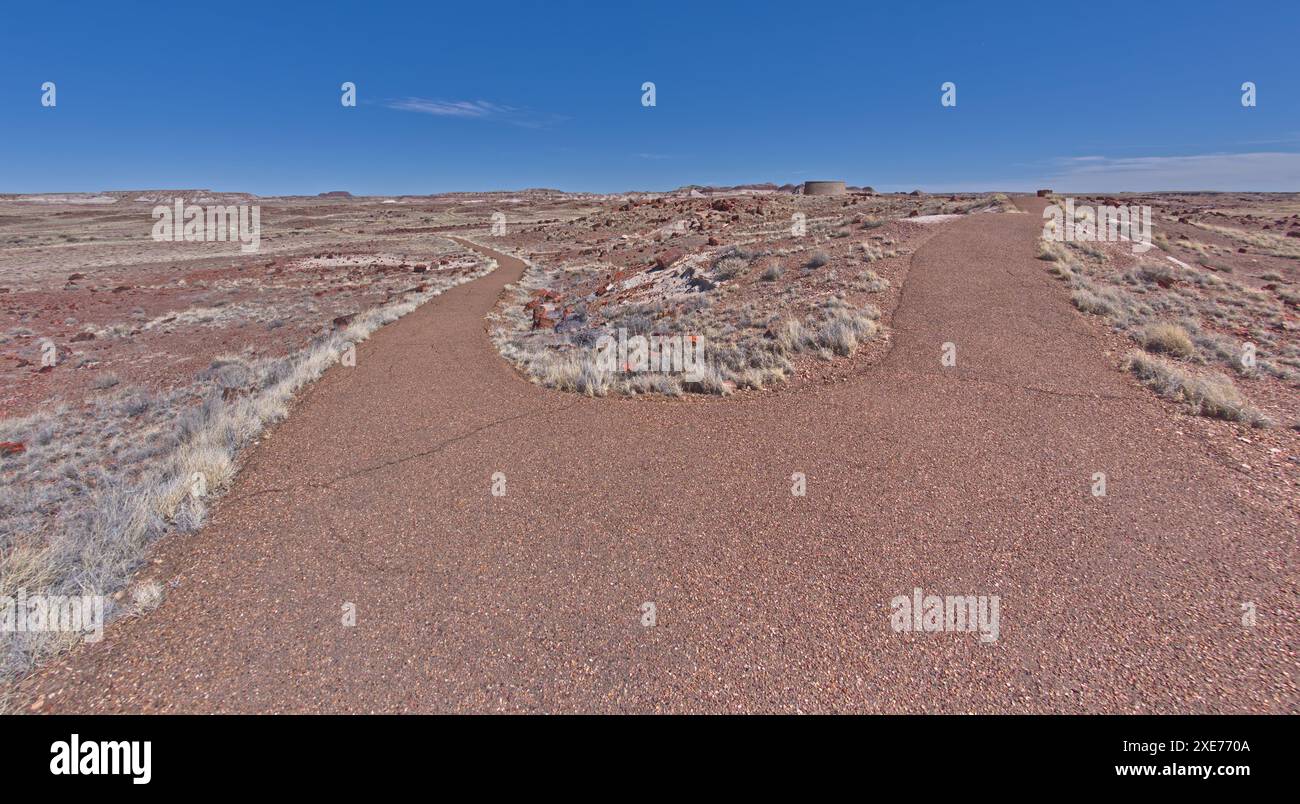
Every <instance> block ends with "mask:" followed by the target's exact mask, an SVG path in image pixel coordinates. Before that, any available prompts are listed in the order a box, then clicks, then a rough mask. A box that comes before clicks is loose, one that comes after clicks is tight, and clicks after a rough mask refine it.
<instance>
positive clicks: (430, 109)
mask: <svg viewBox="0 0 1300 804" xmlns="http://www.w3.org/2000/svg"><path fill="white" fill-rule="evenodd" d="M384 106H387V107H388V108H389V109H396V110H397V111H400V112H416V113H418V114H427V115H433V116H434V117H456V118H461V119H477V120H495V121H498V122H502V123H508V124H510V125H512V126H522V127H524V128H546V127H547V126H550V125H552V124H554V123H558V122H560V121H562V120H565V119H566V118H564V117H562V116H560V115H542V114H537V113H535V112H532V111H530V110H528V109H521V108H519V107H517V106H507V105H505V104H501V103H493V102H492V101H485V100H451V101H449V100H432V99H429V98H395V99H393V100H388V101H384Z"/></svg>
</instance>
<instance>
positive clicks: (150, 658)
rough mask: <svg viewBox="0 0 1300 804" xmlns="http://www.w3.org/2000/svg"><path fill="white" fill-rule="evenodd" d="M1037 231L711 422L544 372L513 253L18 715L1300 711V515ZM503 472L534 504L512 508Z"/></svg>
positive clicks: (517, 501) (299, 445)
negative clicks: (582, 393)
mask: <svg viewBox="0 0 1300 804" xmlns="http://www.w3.org/2000/svg"><path fill="white" fill-rule="evenodd" d="M1025 203H1026V205H1027V206H1029V207H1030V208H1031V209H1037V204H1036V203H1035V202H1025ZM1040 226H1041V221H1040V219H1039V218H1038V216H1037V215H1034V214H1030V215H978V216H972V217H969V218H965V219H962V220H958V221H955V222H952V223H948V224H944V227H945V228H944V229H943V230H942V231H940V232H939V233H938V234H936V235H935V236H934V237H933V238H932V239H931V240H929V241H928V243H926V245H924V246H923V247H922V248H921V249H920V250H919V251H918V252H917V253H916V254H915V256H914V258H913V263H912V266H911V269H910V272H909V275H908V278H907V281H906V285H905V287H904V291H903V294H902V298H901V301H900V305H899V308H898V310H897V313H896V315H895V318H894V326H895V333H894V343H893V348H892V350H891V351H890V352H889V354H888V355H887V357H885V359H884V361H883V363H882V364H881V365H879V366H877V367H875V368H873V369H869V370H867V371H866V372H865V373H863V374H861V375H860V376H859V377H857V378H856V379H853V380H850V381H846V382H840V383H836V384H831V385H825V386H816V387H809V388H805V389H803V390H801V391H800V392H799V393H781V392H777V393H771V394H765V395H757V396H750V397H747V398H743V399H736V400H715V401H710V402H707V403H695V404H692V403H682V402H680V401H650V400H636V401H628V400H592V399H586V398H580V397H575V396H571V395H566V394H562V393H557V392H551V391H547V390H543V389H540V388H537V387H535V386H532V385H530V384H528V383H527V382H525V381H523V380H522V379H520V378H519V377H518V376H517V375H516V374H515V373H514V371H513V370H512V369H511V368H510V367H509V366H508V365H507V364H506V363H505V362H504V361H502V360H501V358H500V357H499V356H498V355H497V354H496V353H495V351H494V350H493V348H492V347H491V345H490V344H489V343H488V340H487V338H486V336H485V334H484V322H483V315H484V313H485V312H486V311H487V310H489V309H490V307H491V306H492V304H493V302H494V300H495V299H496V297H497V295H498V293H499V292H500V290H501V288H502V287H503V286H504V285H505V284H506V283H507V282H510V281H512V280H514V279H515V278H517V277H518V276H519V275H520V271H521V265H520V264H519V263H518V262H517V261H515V260H512V259H509V258H501V267H500V268H499V269H498V270H497V271H495V272H494V273H493V274H491V275H489V276H487V277H485V278H483V279H480V280H478V281H475V282H472V283H470V284H468V285H464V286H461V287H459V288H456V289H454V290H451V291H449V292H448V293H446V294H445V295H443V296H441V297H440V298H438V299H436V300H435V301H433V302H431V303H429V304H428V305H426V306H425V307H423V308H421V309H420V310H418V311H417V312H415V313H413V314H411V315H410V316H408V317H406V318H404V319H402V320H401V321H399V322H397V323H395V324H393V325H390V326H389V327H387V328H385V329H383V330H382V331H380V332H379V333H377V334H376V335H375V337H374V338H372V339H371V340H370V341H369V342H367V343H366V344H364V345H363V346H362V347H361V348H360V350H359V355H358V360H357V365H356V367H355V368H343V367H339V368H335V369H332V370H331V371H330V372H328V374H327V375H326V376H325V378H324V379H323V380H322V381H321V382H320V383H318V384H317V385H316V386H315V387H314V388H313V389H311V390H310V391H309V392H308V393H307V394H306V395H305V396H304V398H303V400H302V401H301V403H300V404H298V405H297V406H296V408H295V411H294V414H293V416H292V417H291V418H290V419H289V420H288V421H287V422H286V423H284V424H283V425H281V426H279V427H278V428H277V429H276V430H275V431H274V434H273V436H272V437H271V438H270V439H269V440H267V441H264V442H263V443H262V444H261V445H260V446H259V447H257V448H255V449H254V450H253V452H252V453H251V454H250V456H249V459H248V462H247V466H246V467H245V468H244V470H243V471H242V472H241V474H240V476H239V479H238V481H237V483H236V485H235V488H234V490H233V491H232V492H231V494H230V495H229V496H228V497H227V498H226V499H225V500H224V501H223V502H222V503H221V504H220V505H219V506H218V510H217V512H216V514H215V515H214V517H213V520H212V522H211V524H210V525H209V526H208V527H207V528H206V529H204V530H203V531H201V532H200V533H199V534H198V535H195V536H192V537H184V538H173V539H171V540H170V541H168V542H167V543H165V544H164V545H163V546H162V548H161V550H160V551H159V553H158V555H159V557H160V559H161V562H162V563H161V564H160V565H159V570H160V572H161V573H162V575H163V577H166V578H175V579H177V580H178V581H179V583H178V584H177V585H176V586H175V587H174V588H171V589H169V590H168V594H167V598H166V601H165V602H164V604H163V605H162V606H161V607H160V608H159V609H158V610H157V611H155V612H153V613H152V614H150V615H148V616H145V617H141V618H137V619H132V620H124V621H121V622H119V623H118V624H116V625H114V626H113V627H111V628H110V629H109V632H108V634H107V636H106V637H105V639H104V641H103V642H101V643H99V644H96V645H91V646H86V647H84V648H82V649H80V650H79V651H77V652H75V653H73V654H71V655H70V656H68V657H67V658H66V659H65V660H64V661H61V662H57V663H54V664H52V665H50V666H47V667H46V668H45V669H44V670H43V671H42V672H41V673H39V674H38V675H37V676H35V677H34V678H32V679H29V681H28V682H27V683H26V684H25V687H24V694H25V698H26V700H29V701H30V700H34V699H36V698H37V697H38V696H40V695H44V696H45V697H44V700H45V703H44V708H43V711H97V712H116V711H145V712H158V711H201V712H207V711H342V712H393V711H434V712H443V711H479V712H483V711H565V712H567V711H583V712H587V711H743V712H753V711H826V710H853V711H952V712H965V711H980V712H1081V711H1086V712H1094V711H1105V712H1118V711H1143V712H1153V711H1154V712H1202V711H1295V710H1296V709H1297V701H1298V699H1300V696H1298V695H1297V680H1296V671H1297V662H1296V645H1297V640H1296V633H1297V631H1296V628H1295V625H1296V622H1295V615H1294V611H1295V606H1294V604H1295V600H1296V592H1297V589H1296V577H1297V574H1296V550H1295V548H1296V543H1295V533H1296V528H1295V525H1296V523H1295V521H1294V519H1293V518H1292V516H1290V515H1289V514H1288V513H1287V512H1285V511H1283V510H1275V509H1272V508H1263V507H1261V506H1262V505H1264V504H1263V503H1259V502H1257V501H1256V500H1255V498H1254V497H1251V496H1248V495H1246V494H1245V493H1244V491H1245V487H1244V486H1243V485H1242V484H1244V483H1248V482H1249V480H1248V478H1243V477H1241V476H1239V475H1237V474H1236V473H1234V472H1232V471H1231V470H1230V469H1229V468H1228V467H1225V466H1223V465H1221V464H1220V463H1218V462H1216V461H1215V460H1214V459H1213V458H1212V457H1210V456H1209V455H1208V454H1206V453H1205V451H1204V450H1203V448H1201V447H1198V446H1197V445H1196V444H1195V443H1194V442H1192V441H1190V440H1188V439H1187V438H1185V437H1183V436H1180V435H1178V434H1177V433H1176V432H1175V429H1176V419H1175V418H1174V417H1173V416H1172V414H1171V412H1170V409H1169V408H1168V406H1167V405H1166V404H1165V403H1162V402H1159V401H1157V400H1156V399H1155V398H1154V397H1153V396H1151V395H1150V394H1148V393H1147V392H1146V391H1144V390H1142V389H1140V388H1138V387H1137V386H1136V385H1134V384H1133V383H1132V382H1131V381H1130V380H1128V379H1127V378H1125V377H1124V376H1123V375H1122V374H1121V373H1120V372H1118V371H1117V370H1116V369H1115V367H1114V362H1115V361H1114V359H1113V358H1111V357H1107V356H1105V355H1103V354H1102V353H1101V347H1100V344H1099V340H1098V337H1097V333H1096V331H1095V330H1093V329H1092V328H1091V325H1090V324H1089V323H1087V322H1086V321H1084V320H1083V319H1082V318H1081V317H1080V316H1079V315H1077V314H1076V313H1074V312H1073V310H1072V309H1071V308H1070V306H1069V304H1068V300H1067V298H1066V294H1065V293H1064V292H1063V291H1062V289H1061V288H1060V286H1059V285H1057V284H1055V283H1054V282H1053V281H1052V280H1051V279H1050V278H1048V276H1047V275H1046V272H1045V271H1044V269H1043V265H1042V263H1041V262H1038V261H1036V260H1035V259H1034V258H1033V253H1034V240H1035V237H1036V236H1037V233H1038V231H1039V228H1040ZM946 341H950V342H953V343H955V344H956V345H957V349H958V365H957V367H956V368H944V367H942V366H941V365H940V359H939V358H940V353H941V346H942V344H943V343H944V342H946ZM497 471H501V472H504V473H505V474H506V476H507V494H506V496H505V497H500V498H498V497H493V496H491V495H490V493H489V491H490V487H491V479H490V477H491V475H492V474H493V473H494V472H497ZM793 472H804V473H806V475H807V483H808V493H807V496H806V497H802V498H799V497H794V496H792V495H791V493H790V486H791V481H790V476H791V474H792V473H793ZM1094 472H1105V473H1106V474H1107V476H1108V486H1109V488H1108V491H1109V494H1108V496H1106V497H1105V498H1094V497H1093V496H1092V495H1091V493H1090V487H1091V484H1092V475H1093V473H1094ZM915 587H921V588H923V589H924V590H926V592H927V593H937V594H953V595H955V594H988V595H998V596H1000V600H1001V634H1000V639H999V640H998V641H996V642H994V643H982V642H980V641H979V640H978V639H977V638H976V635H973V634H955V633H939V634H926V633H922V634H897V633H894V632H893V631H892V630H891V629H890V627H889V621H888V614H889V605H888V601H889V600H890V599H891V598H893V597H894V596H896V595H900V594H910V593H911V590H912V589H913V588H915ZM647 601H653V602H654V603H655V604H656V607H657V621H658V623H657V625H656V626H655V627H653V628H646V627H643V626H642V625H641V604H642V603H643V602H647ZM1244 601H1253V602H1254V603H1255V604H1256V606H1257V610H1258V612H1259V620H1258V624H1257V625H1256V626H1255V627H1253V628H1246V627H1243V626H1242V624H1241V603H1242V602H1244ZM344 602H352V603H355V604H356V609H357V624H356V625H355V627H345V626H343V625H342V624H341V613H340V612H341V610H340V607H341V606H342V604H343V603H344Z"/></svg>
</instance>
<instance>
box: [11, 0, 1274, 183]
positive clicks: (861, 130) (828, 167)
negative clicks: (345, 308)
mask: <svg viewBox="0 0 1300 804" xmlns="http://www.w3.org/2000/svg"><path fill="white" fill-rule="evenodd" d="M0 26H3V27H0V148H3V151H2V153H3V159H2V160H0V192H52V191H71V190H107V189H127V188H191V187H205V188H212V189H216V190H227V191H248V192H255V193H260V194H264V195H271V194H290V193H317V192H323V191H327V190H350V191H351V192H353V193H357V194H397V193H430V192H443V191H451V190H493V189H509V188H521V187H539V186H541V187H556V188H560V189H564V190H591V191H618V190H631V189H670V188H673V187H677V186H680V185H683V184H690V183H697V184H733V183H742V182H757V181H774V182H778V183H784V182H799V181H803V180H806V179H813V178H843V179H846V180H848V181H849V183H851V184H866V185H871V186H873V187H875V188H876V189H878V190H910V189H913V188H917V187H919V188H921V189H927V190H946V189H950V190H970V189H1010V190H1017V189H1032V188H1035V187H1037V186H1042V185H1049V186H1052V187H1054V188H1056V189H1059V190H1065V191H1089V190H1095V191H1117V190H1126V189H1133V190H1150V189H1241V190H1300V59H1298V58H1297V57H1296V47H1297V44H1296V43H1297V42H1298V41H1300V4H1296V3H1286V2H1278V3H1250V2H1247V3H1239V4H1229V3H1208V2H1182V3H1167V4H1163V3H1133V2H1125V3H1108V2H1094V3H1086V4H1082V5H1081V4H1077V3H1076V4H1069V3H1065V4H1062V3H1043V2H1035V3H1013V2H993V3H987V2H985V3H945V2H930V3H922V2H918V3H868V2H862V1H859V2H849V3H826V4H818V3H762V2H758V1H757V0H755V1H754V2H749V3H722V2H705V0H697V2H693V3H662V2H641V3H623V2H610V1H608V0H607V2H602V3H597V2H591V3H569V2H554V1H553V2H536V3H513V2H505V1H504V0H493V1H492V2H476V3H465V2H461V3H454V4H446V5H444V4H441V3H434V2H401V3H397V2H394V3H384V2H371V3H355V4H351V3H329V2H313V3H306V2H302V3H299V2H267V3H264V4H260V5H259V4H250V3H239V4H226V3H197V2H185V1H184V0H175V1H174V2H169V3H140V4H133V3H129V2H114V3H103V2H93V3H92V2H87V3H61V2H49V3H12V4H9V5H8V6H7V7H6V9H5V12H4V18H3V20H0ZM45 81H53V82H55V84H56V86H57V106H55V107H54V108H45V107H42V106H41V103H40V98H41V89H40V88H41V84H42V83H43V82H45ZM344 81H352V82H355V84H356V85H357V94H358V104H357V106H356V107H355V108H344V107H343V106H342V105H341V104H340V102H339V99H340V95H341V92H340V85H341V84H342V83H343V82H344ZM645 81H653V82H654V83H655V85H656V95H657V97H656V106H654V107H653V108H646V107H643V106H642V105H641V94H642V93H641V85H642V83H643V82H645ZM945 81H952V82H954V83H955V84H956V85H957V105H956V107H954V108H944V107H942V106H941V105H940V95H941V92H940V85H941V84H943V83H944V82H945ZM1244 81H1253V82H1254V83H1255V84H1256V86H1257V92H1258V100H1257V103H1258V105H1257V106H1256V107H1254V108H1244V107H1243V106H1242V105H1241V94H1242V93H1241V84H1242V83H1243V82H1244Z"/></svg>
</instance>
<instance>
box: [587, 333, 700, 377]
mask: <svg viewBox="0 0 1300 804" xmlns="http://www.w3.org/2000/svg"><path fill="white" fill-rule="evenodd" d="M596 368H597V369H599V370H601V371H606V372H615V371H618V372H623V373H626V374H632V373H639V372H643V371H649V372H659V373H664V374H682V375H684V378H685V379H686V380H687V381H688V382H696V381H698V380H702V379H703V378H704V336H703V335H649V336H646V335H633V336H632V337H630V338H629V337H628V336H627V330H626V329H624V328H623V327H619V328H618V338H615V337H614V336H613V335H609V334H605V335H601V336H600V339H599V340H597V341H596Z"/></svg>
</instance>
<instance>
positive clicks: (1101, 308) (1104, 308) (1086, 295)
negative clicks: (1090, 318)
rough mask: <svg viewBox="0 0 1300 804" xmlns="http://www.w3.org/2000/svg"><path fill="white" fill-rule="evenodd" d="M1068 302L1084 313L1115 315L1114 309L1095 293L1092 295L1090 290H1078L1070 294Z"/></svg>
mask: <svg viewBox="0 0 1300 804" xmlns="http://www.w3.org/2000/svg"><path fill="white" fill-rule="evenodd" d="M1070 301H1072V302H1074V306H1075V307H1078V308H1079V309H1080V310H1082V311H1083V312H1085V313H1092V314H1093V315H1106V316H1109V315H1114V314H1115V308H1114V307H1113V306H1111V304H1110V303H1109V302H1108V301H1106V300H1105V299H1103V298H1102V297H1101V296H1099V295H1097V294H1096V293H1093V292H1092V291H1091V290H1086V289H1084V288H1078V289H1077V290H1075V291H1074V292H1073V293H1071V294H1070Z"/></svg>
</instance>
